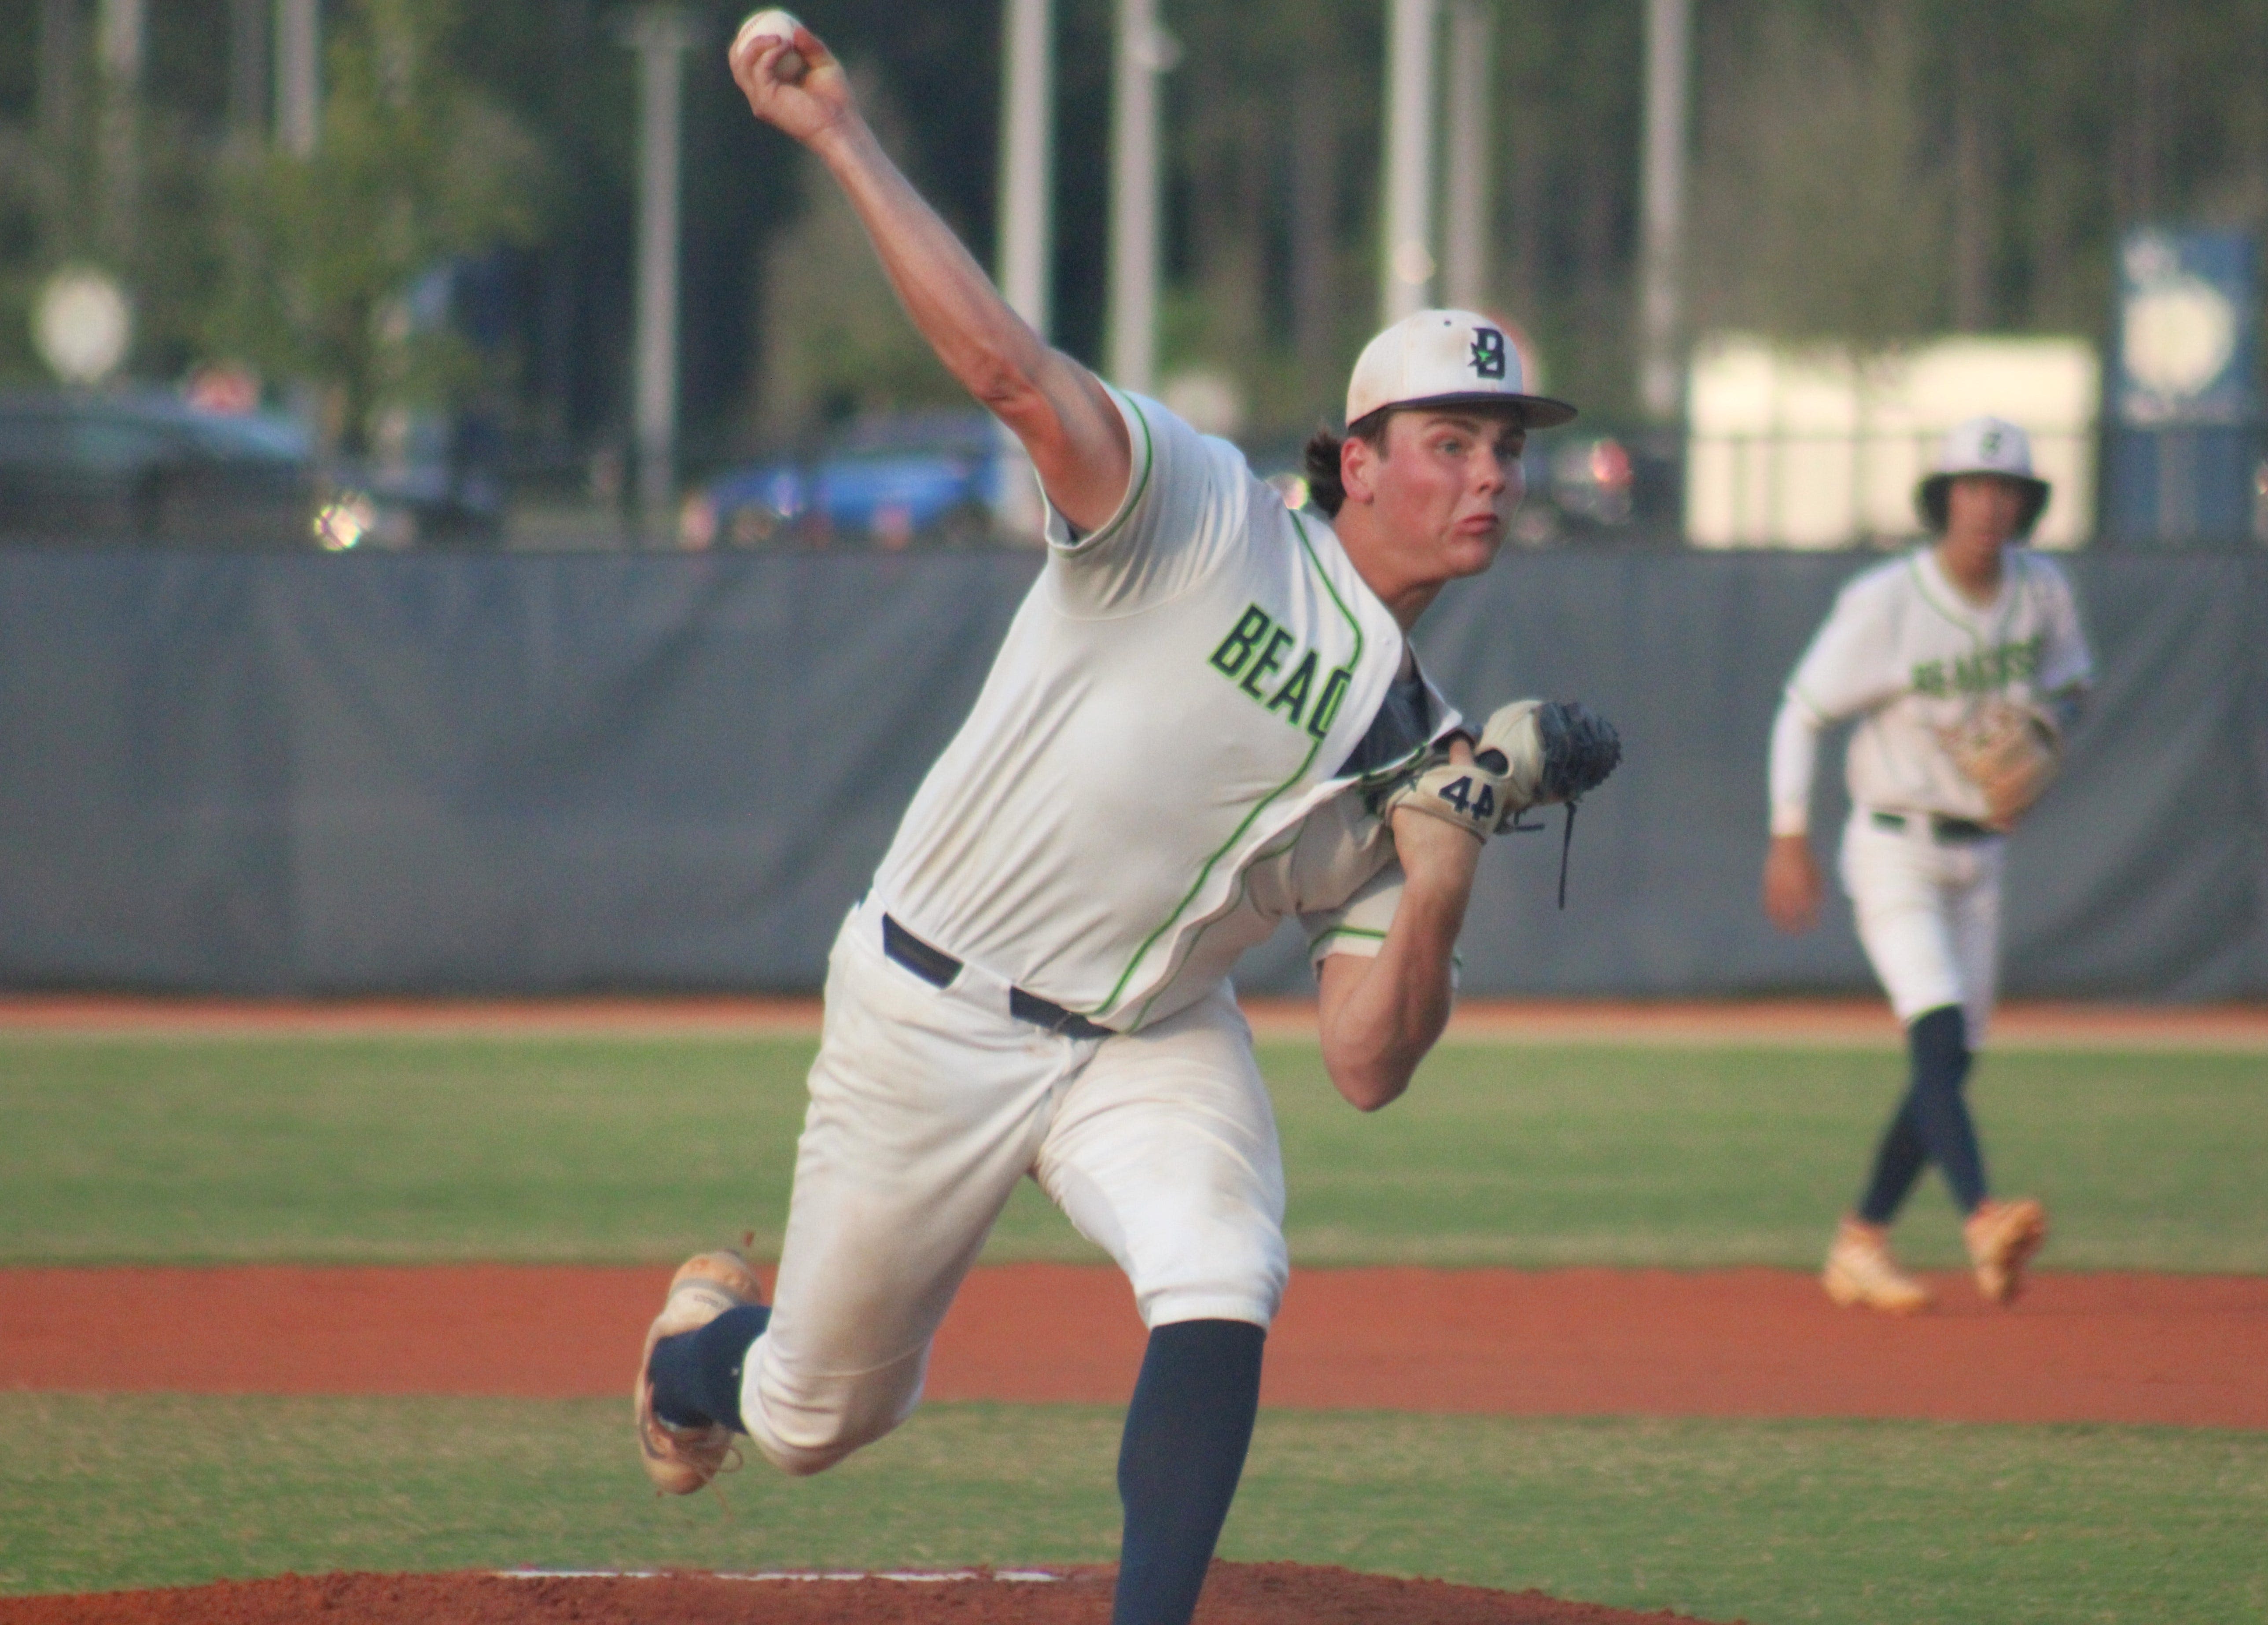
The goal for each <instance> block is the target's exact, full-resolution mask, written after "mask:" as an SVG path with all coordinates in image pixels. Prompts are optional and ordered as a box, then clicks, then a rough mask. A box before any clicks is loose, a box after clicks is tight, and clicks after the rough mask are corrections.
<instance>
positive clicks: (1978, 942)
mask: <svg viewBox="0 0 2268 1625" xmlns="http://www.w3.org/2000/svg"><path fill="white" fill-rule="evenodd" d="M1904 817H1905V827H1904V829H1886V828H1884V827H1882V826H1881V825H1880V824H1878V823H1876V822H1875V821H1874V815H1873V814H1872V813H1869V812H1867V810H1865V809H1863V808H1861V809H1858V810H1855V811H1853V812H1852V815H1851V821H1850V822H1849V823H1848V824H1846V825H1845V827H1844V830H1843V859H1842V873H1843V889H1844V890H1845V892H1846V893H1849V895H1850V898H1851V903H1852V908H1853V910H1854V911H1855V912H1856V914H1857V915H1858V923H1859V942H1860V944H1861V945H1864V947H1865V948H1866V950H1867V960H1868V962H1869V963H1871V964H1872V965H1873V966H1874V974H1875V976H1876V977H1877V978H1879V979H1880V981H1881V984H1882V986H1883V988H1884V989H1885V990H1886V991H1888V992H1889V996H1890V1008H1891V1009H1892V1010H1893V1011H1896V1014H1897V1018H1898V1019H1899V1020H1900V1021H1902V1022H1910V1021H1911V1020H1912V1019H1913V1018H1915V1017H1916V1016H1918V1015H1921V1014H1922V1013H1923V1012H1925V1011H1932V1010H1939V1009H1942V1008H1943V1007H1944V1006H1946V1005H1948V1004H1958V1005H1960V1006H1961V1010H1962V1025H1963V1026H1965V1027H1966V1028H1967V1030H1968V1033H1969V1047H1970V1048H1971V1049H1976V1048H1980V1047H1982V1045H1983V1044H1984V1042H1985V1029H1986V1028H1987V1026H1990V1025H1991V1022H1992V1003H1993V999H1994V997H1995V996H1996V995H1997V994H1998V992H1999V960H2000V869H2001V860H2002V856H2003V853H2004V851H2005V849H2006V847H2007V842H2005V841H2003V840H2001V839H2000V838H1999V837H1998V836H1993V837H1991V838H1989V839H1985V840H1981V841H1960V842H1955V841H1945V840H1940V838H1939V837H1938V835H1936V833H1935V832H1934V831H1933V829H1932V827H1931V826H1930V820H1929V819H1928V817H1927V815H1926V814H1916V813H1907V814H1905V815H1904Z"/></svg>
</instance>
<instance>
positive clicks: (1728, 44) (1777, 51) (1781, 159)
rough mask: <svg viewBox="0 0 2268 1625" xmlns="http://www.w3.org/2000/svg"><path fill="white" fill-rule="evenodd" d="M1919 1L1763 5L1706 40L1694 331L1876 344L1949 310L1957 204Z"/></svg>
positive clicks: (1916, 330) (1921, 329)
mask: <svg viewBox="0 0 2268 1625" xmlns="http://www.w3.org/2000/svg"><path fill="white" fill-rule="evenodd" d="M1918 22H1919V19H1918V17H1917V16H1916V13H1915V7H1914V6H1913V4H1911V0H1885V3H1884V4H1880V5H1867V6H1851V7H1835V8H1830V7H1824V6H1822V7H1804V8H1798V7H1794V6H1786V7H1773V6H1766V7H1762V8H1759V9H1758V11H1757V13H1756V14H1755V15H1752V16H1750V17H1749V18H1742V19H1741V25H1742V26H1736V27H1719V28H1718V29H1716V30H1715V31H1713V33H1712V34H1711V35H1710V36H1708V37H1707V38H1705V41H1704V52H1705V56H1704V62H1703V67H1702V76H1701V77H1702V86H1703V90H1702V95H1701V97H1700V104H1701V121H1702V132H1701V142H1700V151H1699V159H1698V162H1697V165H1696V173H1695V181H1696V186H1695V193H1696V205H1697V206H1696V208H1695V210H1694V215H1695V220H1696V224H1697V232H1696V239H1697V240H1696V241H1695V242H1694V244H1693V245H1692V246H1691V248H1690V250H1689V262H1690V264H1691V265H1692V267H1693V273H1694V274H1693V276H1692V279H1691V280H1692V288H1691V293H1690V298H1691V302H1692V308H1693V312H1694V317H1695V326H1696V327H1697V329H1698V328H1703V327H1740V328H1745V329H1748V330H1750V331H1756V332H1764V333H1770V334H1776V335H1780V336H1782V337H1786V338H1789V339H1796V340H1804V339H1834V340H1848V341H1852V342H1858V343H1859V344H1862V345H1868V346H1873V345H1879V344H1882V343H1885V342H1890V341H1893V340H1896V339H1901V338H1906V337H1910V336H1914V335H1921V334H1925V333H1929V332H1933V331H1935V330H1936V329H1938V328H1939V327H1942V326H1943V325H1944V323H1945V321H1946V320H1947V319H1948V315H1949V314H1950V312H1949V310H1948V289H1949V280H1950V279H1949V275H1948V272H1949V249H1950V231H1949V227H1950V219H1949V214H1950V211H1949V210H1948V201H1949V188H1948V185H1947V184H1946V182H1947V176H1946V173H1945V166H1944V165H1942V164H1941V163H1940V151H1939V146H1940V143H1939V142H1938V140H1937V139H1936V137H1937V136H1938V133H1939V132H1938V131H1936V130H1935V129H1933V126H1932V122H1931V121H1930V120H1929V118H1928V117H1927V115H1926V109H1925V107H1924V104H1923V102H1922V100H1921V98H1920V96H1919V95H1918V87H1919V85H1920V83H1921V78H1922V74H1921V68H1922V62H1923V55H1922V50H1923V44H1924V41H1923V39H1922V37H1921V33H1920V29H1919V27H1918Z"/></svg>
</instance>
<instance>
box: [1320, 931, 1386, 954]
mask: <svg viewBox="0 0 2268 1625" xmlns="http://www.w3.org/2000/svg"><path fill="white" fill-rule="evenodd" d="M1341 937H1366V938H1369V939H1370V940H1371V941H1373V942H1384V941H1385V940H1386V933H1385V932H1384V931H1374V930H1371V929H1370V927H1368V926H1366V925H1334V926H1332V927H1331V929H1330V930H1327V931H1325V932H1324V933H1323V934H1322V936H1320V937H1318V938H1315V939H1314V941H1313V942H1310V943H1309V944H1308V945H1307V952H1308V953H1309V954H1311V955H1312V954H1313V953H1314V952H1315V950H1316V949H1318V948H1320V947H1322V945H1324V944H1325V943H1327V942H1330V941H1333V940H1335V939H1336V938H1341Z"/></svg>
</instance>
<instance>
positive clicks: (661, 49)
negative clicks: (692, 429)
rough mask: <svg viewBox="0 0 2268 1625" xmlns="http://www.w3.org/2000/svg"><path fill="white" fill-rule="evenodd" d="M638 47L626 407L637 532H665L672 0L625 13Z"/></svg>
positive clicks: (677, 38) (673, 442) (672, 359)
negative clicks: (631, 372) (629, 397)
mask: <svg viewBox="0 0 2268 1625" xmlns="http://www.w3.org/2000/svg"><path fill="white" fill-rule="evenodd" d="M623 37H624V40H625V41H626V42H627V43H628V44H629V45H630V48H631V49H633V50H635V51H636V52H637V54H638V246H637V384H636V396H635V406H634V410H635V414H636V437H637V490H638V520H639V526H640V528H641V530H642V532H643V534H644V540H646V541H647V542H648V543H649V544H653V543H658V542H659V541H660V540H662V539H663V538H664V537H666V535H667V534H668V533H669V522H670V509H671V506H672V504H673V502H674V498H675V496H676V495H677V281H678V253H679V246H678V239H679V235H680V229H679V213H680V202H679V181H678V173H679V169H680V167H681V114H682V112H683V103H684V94H685V75H684V66H685V53H686V52H687V51H689V50H690V49H692V48H693V46H694V44H695V43H696V40H697V38H698V34H697V31H696V28H695V26H694V22H693V18H691V16H690V15H689V14H688V12H687V11H685V9H684V8H683V7H681V6H675V5H647V6H641V7H640V8H639V9H638V10H637V11H635V12H633V13H631V14H630V17H629V18H625V19H624V29H623Z"/></svg>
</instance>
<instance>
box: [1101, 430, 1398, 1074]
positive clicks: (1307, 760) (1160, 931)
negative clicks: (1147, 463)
mask: <svg viewBox="0 0 2268 1625" xmlns="http://www.w3.org/2000/svg"><path fill="white" fill-rule="evenodd" d="M1137 415H1139V414H1137ZM1291 519H1292V528H1293V529H1294V530H1296V531H1298V532H1299V533H1300V551H1302V552H1303V553H1305V554H1306V555H1307V562H1308V563H1309V564H1310V565H1311V566H1313V567H1314V572H1315V575H1316V577H1317V578H1318V579H1319V580H1321V581H1322V584H1323V591H1324V592H1328V593H1329V594H1330V599H1331V602H1332V603H1333V604H1334V605H1336V606H1337V608H1338V612H1339V614H1342V615H1344V616H1345V617H1346V623H1347V626H1348V627H1349V628H1350V629H1351V630H1352V631H1353V633H1354V654H1353V655H1352V657H1351V658H1349V659H1348V661H1347V670H1348V671H1350V672H1352V671H1355V670H1357V669H1359V667H1360V666H1361V665H1362V653H1363V636H1362V622H1361V621H1359V619H1357V618H1356V616H1355V614H1354V612H1353V611H1352V610H1351V609H1349V608H1348V607H1346V600H1345V599H1343V598H1341V597H1340V596H1339V590H1338V588H1337V587H1336V586H1334V585H1332V584H1331V576H1330V572H1329V570H1325V569H1324V568H1323V562H1322V560H1321V559H1319V558H1317V557H1316V556H1315V548H1314V543H1313V542H1311V541H1309V540H1307V525H1306V523H1305V521H1303V520H1302V519H1301V518H1300V516H1299V515H1298V514H1297V513H1293V514H1292V516H1291ZM1322 747H1323V742H1322V739H1314V742H1313V743H1311V744H1310V745H1309V746H1307V754H1306V755H1305V756H1303V757H1301V758H1300V765H1299V766H1298V767H1297V768H1294V769H1293V770H1292V776H1291V777H1290V778H1287V779H1285V781H1284V782H1283V783H1281V784H1278V786H1277V787H1276V788H1275V789H1273V790H1270V791H1269V792H1268V793H1267V794H1266V795H1264V796H1263V797H1261V798H1260V799H1259V800H1257V801H1256V802H1254V803H1253V804H1252V810H1251V811H1250V812H1248V813H1246V814H1245V815H1244V817H1243V820H1241V822H1240V823H1238V825H1237V827H1235V829H1234V830H1233V831H1231V832H1230V834H1229V837H1228V839H1227V840H1226V841H1224V842H1221V843H1220V845H1219V848H1218V849H1215V850H1214V851H1213V853H1212V854H1211V856H1210V857H1207V858H1206V859H1205V860H1204V864H1202V865H1200V866H1199V867H1198V870H1197V879H1195V880H1193V881H1191V882H1190V883H1189V890H1188V892H1186V893H1183V895H1182V901H1180V902H1179V903H1177V904H1175V907H1174V911H1173V913H1171V914H1169V915H1167V916H1166V918H1165V919H1164V920H1163V921H1162V922H1160V924H1159V926H1158V928H1157V930H1153V931H1152V932H1151V933H1150V934H1149V935H1148V936H1147V937H1145V938H1143V939H1142V945H1141V946H1139V947H1138V948H1137V949H1135V950H1134V957H1133V958H1132V959H1130V960H1128V961H1127V962H1126V968H1125V969H1124V970H1123V971H1121V972H1119V974H1118V981H1117V982H1116V985H1114V986H1113V987H1112V988H1111V989H1110V992H1109V995H1108V996H1107V997H1106V998H1104V1000H1103V1001H1102V1003H1101V1004H1098V1005H1096V1006H1095V1007H1094V1009H1093V1010H1090V1011H1083V1012H1081V1013H1083V1014H1085V1015H1086V1016H1087V1017H1088V1018H1094V1017H1096V1016H1098V1015H1100V1014H1101V1012H1102V1011H1107V1010H1108V1009H1109V1008H1110V1007H1111V1006H1112V1005H1114V1004H1116V1003H1118V997H1119V995H1121V994H1123V992H1125V991H1126V984H1127V983H1128V982H1131V981H1132V980H1133V979H1134V973H1135V972H1136V971H1137V970H1138V969H1140V968H1141V965H1142V961H1143V960H1145V959H1147V958H1148V957H1149V954H1150V950H1151V949H1152V948H1154V947H1156V946H1157V945H1158V938H1160V937H1163V936H1164V935H1165V934H1166V933H1167V931H1169V930H1172V929H1173V928H1174V926H1175V923H1177V922H1179V920H1180V919H1181V917H1182V915H1184V914H1186V913H1188V912H1189V905H1190V904H1191V903H1193V902H1195V901H1197V893H1199V892H1201V891H1203V890H1204V883H1205V882H1206V881H1207V880H1209V879H1211V878H1212V871H1213V865H1214V864H1218V863H1219V862H1220V860H1221V859H1222V858H1223V857H1226V855H1227V854H1228V851H1229V849H1231V848H1233V846H1235V845H1236V843H1237V842H1240V841H1241V840H1243V839H1244V832H1245V831H1246V830H1248V829H1249V828H1251V827H1252V823H1253V820H1255V819H1256V818H1258V817H1259V816H1260V815H1261V813H1264V812H1266V811H1267V810H1268V806H1269V804H1270V803H1271V802H1273V801H1274V800H1275V799H1276V798H1278V796H1281V795H1282V794H1283V793H1284V792H1285V790H1289V789H1291V788H1292V785H1294V784H1296V783H1299V782H1300V780H1301V779H1302V778H1304V777H1306V776H1307V769H1308V768H1311V767H1313V766H1314V761H1315V753H1316V752H1317V751H1319V750H1321V749H1322ZM1158 991H1159V992H1163V991H1164V989H1163V988H1160V989H1159V990H1158ZM1157 997H1158V994H1157V993H1152V994H1151V996H1149V997H1148V998H1147V999H1145V1000H1144V1001H1143V1002H1142V1008H1141V1009H1140V1010H1139V1011H1137V1012H1136V1013H1135V1017H1134V1019H1133V1021H1132V1022H1131V1023H1130V1024H1129V1025H1128V1026H1127V1027H1126V1028H1125V1029H1124V1031H1126V1032H1129V1033H1131V1032H1133V1031H1135V1030H1136V1029H1138V1027H1140V1026H1141V1025H1142V1018H1143V1017H1144V1016H1146V1015H1148V1014H1149V1013H1150V1006H1151V1005H1152V1004H1155V1003H1156V1002H1157Z"/></svg>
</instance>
